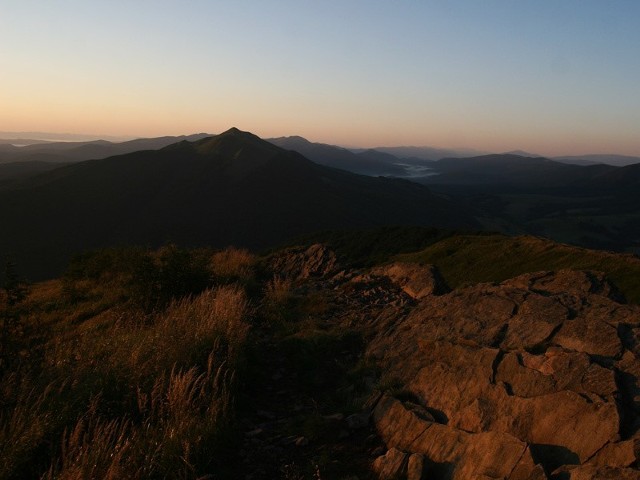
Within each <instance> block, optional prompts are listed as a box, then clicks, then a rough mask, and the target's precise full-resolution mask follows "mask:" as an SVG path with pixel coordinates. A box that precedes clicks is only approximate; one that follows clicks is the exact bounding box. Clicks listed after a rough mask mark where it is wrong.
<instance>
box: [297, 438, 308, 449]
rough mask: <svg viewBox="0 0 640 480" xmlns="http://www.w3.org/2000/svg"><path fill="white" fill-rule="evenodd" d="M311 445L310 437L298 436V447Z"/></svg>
mask: <svg viewBox="0 0 640 480" xmlns="http://www.w3.org/2000/svg"><path fill="white" fill-rule="evenodd" d="M307 445H309V439H308V438H307V437H298V438H296V447H306V446H307Z"/></svg>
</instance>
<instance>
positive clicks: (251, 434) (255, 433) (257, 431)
mask: <svg viewBox="0 0 640 480" xmlns="http://www.w3.org/2000/svg"><path fill="white" fill-rule="evenodd" d="M262 432H264V430H263V429H261V428H256V429H254V430H251V431H249V432H247V433H245V434H244V436H245V437H247V438H253V437H257V436H258V435H260V434H261V433H262Z"/></svg>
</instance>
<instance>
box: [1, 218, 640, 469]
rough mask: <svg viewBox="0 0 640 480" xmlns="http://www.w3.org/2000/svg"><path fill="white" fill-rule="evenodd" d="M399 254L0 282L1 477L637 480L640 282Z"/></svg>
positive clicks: (534, 249)
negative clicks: (0, 306) (27, 284)
mask: <svg viewBox="0 0 640 480" xmlns="http://www.w3.org/2000/svg"><path fill="white" fill-rule="evenodd" d="M400 233H401V232H400V231H399V230H397V229H395V230H394V229H382V230H376V231H362V232H360V233H359V234H354V233H348V234H326V235H325V236H324V238H323V241H324V244H317V243H316V244H314V243H313V242H311V243H308V244H306V245H300V246H297V247H291V248H287V249H283V250H278V251H274V252H272V253H270V254H268V255H264V256H255V255H253V254H250V253H249V252H247V251H244V250H238V249H227V250H223V251H212V250H204V249H200V250H182V249H179V248H177V247H173V246H165V247H163V248H161V249H160V250H156V251H149V250H144V249H137V248H129V249H111V250H102V251H99V252H96V253H93V254H85V255H83V256H81V257H77V258H76V259H75V260H74V261H73V262H72V264H71V265H70V267H69V269H68V270H67V273H66V274H65V275H64V276H63V277H61V278H59V279H56V280H51V281H47V282H44V283H40V284H34V285H31V286H28V287H27V286H26V285H23V284H21V282H20V281H19V278H18V276H17V275H15V274H14V273H12V271H11V269H9V270H10V271H9V272H8V275H7V278H8V280H7V281H6V282H5V287H4V288H3V290H2V291H1V292H2V304H1V305H2V310H1V312H2V313H1V315H2V317H1V318H2V328H3V330H2V338H1V340H2V344H1V346H2V352H1V353H2V357H1V358H0V361H1V362H2V363H1V364H0V368H1V369H2V370H1V375H2V378H1V381H0V395H1V396H0V409H1V411H0V478H3V479H13V478H52V479H53V478H60V479H86V478H113V479H116V478H140V479H142V478H185V479H187V478H192V479H196V478H202V477H204V478H208V479H212V478H216V479H231V478H253V479H271V478H283V479H302V478H310V479H311V478H315V479H318V478H323V479H334V478H335V479H355V478H359V479H367V478H372V479H373V478H409V479H419V478H425V479H436V480H439V479H485V480H487V479H505V478H506V479H511V480H516V479H547V478H552V479H573V480H575V479H614V478H615V479H618V478H623V479H636V478H640V471H639V470H638V466H639V465H638V460H637V458H638V451H639V449H638V448H637V446H636V445H637V442H638V438H640V437H639V436H638V435H639V432H638V430H639V429H640V422H639V420H640V415H639V414H640V404H639V403H638V399H639V398H640V390H639V387H638V378H639V376H640V361H638V354H640V350H639V346H638V340H637V339H638V336H639V335H640V333H639V332H640V307H638V302H639V301H640V280H639V279H640V260H638V259H637V258H636V257H633V256H630V255H620V254H611V253H606V252H599V251H593V250H585V249H578V248H575V247H569V246H565V245H559V244H555V243H553V242H550V241H546V240H541V239H536V238H532V237H512V238H511V237H503V236H499V235H465V236H461V235H450V234H439V233H438V232H437V231H433V230H424V231H422V234H420V231H417V230H411V229H408V230H407V231H406V232H405V234H406V235H405V236H404V237H405V238H411V241H410V242H409V241H407V242H406V243H405V244H404V245H401V243H402V242H397V241H395V239H397V238H402V237H403V236H402V235H401V234H400ZM372 239H377V242H376V241H373V240H372ZM393 245H396V246H395V248H394V247H393ZM411 247H413V248H414V249H415V250H416V251H413V252H411V251H410V249H411Z"/></svg>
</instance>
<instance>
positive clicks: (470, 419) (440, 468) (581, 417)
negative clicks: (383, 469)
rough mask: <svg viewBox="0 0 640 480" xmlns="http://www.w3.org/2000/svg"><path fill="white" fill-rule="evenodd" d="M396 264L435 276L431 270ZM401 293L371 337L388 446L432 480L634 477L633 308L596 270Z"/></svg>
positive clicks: (637, 365) (638, 405)
mask: <svg viewBox="0 0 640 480" xmlns="http://www.w3.org/2000/svg"><path fill="white" fill-rule="evenodd" d="M398 268H399V267H398V266H397V265H394V266H391V267H390V268H389V272H388V275H387V276H388V278H389V279H390V280H391V281H392V282H396V283H397V284H398V285H399V286H400V287H401V288H403V290H404V291H405V293H408V292H407V288H406V285H407V284H408V283H409V282H408V281H407V275H403V274H402V273H398ZM403 268H404V271H405V272H410V273H411V275H412V276H413V278H418V279H419V286H426V285H429V281H428V280H426V278H427V277H428V275H429V274H430V273H431V274H432V272H433V270H432V267H424V270H423V271H422V273H417V272H418V270H419V267H417V266H414V267H411V268H408V267H403ZM378 270H380V269H378ZM372 273H373V272H372ZM375 273H376V274H377V275H384V271H383V270H380V271H376V272H375ZM433 285H436V281H435V279H434V282H433ZM416 290H417V291H419V292H420V293H419V294H418V295H416V294H415V293H414V292H415V291H416ZM409 291H410V292H411V293H414V294H413V295H410V296H411V297H412V299H413V300H414V301H416V302H417V303H416V304H415V306H413V307H412V308H410V309H409V311H408V313H407V314H405V315H401V316H396V317H395V321H393V320H391V321H390V320H389V319H387V320H386V321H380V322H379V323H378V325H376V326H374V330H375V331H376V333H375V335H374V337H373V339H372V341H371V342H370V343H369V346H368V355H369V357H370V358H372V359H375V361H376V362H377V364H378V365H380V368H381V369H382V370H383V372H384V373H385V375H386V376H387V377H389V378H393V379H394V382H395V383H396V385H397V388H395V389H394V391H395V392H396V394H393V393H389V392H387V393H386V394H385V395H383V396H382V397H381V399H380V400H379V401H378V402H377V404H376V406H375V408H374V410H373V420H374V422H375V425H376V428H377V431H378V433H379V435H380V436H381V437H382V439H383V441H384V442H385V443H386V445H387V447H388V448H390V449H391V448H394V449H396V450H398V451H399V452H402V453H403V454H406V455H407V457H406V458H408V456H410V455H412V454H420V455H422V458H424V469H425V474H426V478H429V479H436V480H437V479H454V480H455V479H460V480H463V479H511V480H519V479H532V480H533V479H545V478H567V479H569V478H570V479H599V478H633V479H636V478H639V479H640V472H638V470H637V467H638V461H637V459H638V454H639V453H640V448H638V446H639V445H638V439H640V434H639V433H638V429H639V427H640V423H639V422H638V418H639V415H638V414H639V413H640V380H639V378H640V362H639V361H638V357H637V354H638V353H639V351H640V348H639V346H638V345H639V344H640V342H639V341H638V338H640V307H637V306H631V305H626V304H624V303H623V300H622V299H621V298H620V297H619V296H618V294H617V293H616V291H615V289H613V288H612V287H611V286H610V285H609V284H608V283H607V281H606V279H605V278H604V276H603V275H602V274H599V273H594V272H576V271H569V270H562V271H558V272H538V273H533V274H526V275H522V276H519V277H516V278H513V279H511V280H507V281H505V282H503V283H501V284H497V285H494V284H480V285H476V286H474V287H470V288H466V289H459V290H456V291H454V292H451V293H447V294H444V295H436V293H439V291H438V289H436V288H433V287H432V288H431V289H430V292H429V291H427V290H426V289H422V288H419V287H418V288H414V289H411V288H410V289H409ZM403 458H404V457H403Z"/></svg>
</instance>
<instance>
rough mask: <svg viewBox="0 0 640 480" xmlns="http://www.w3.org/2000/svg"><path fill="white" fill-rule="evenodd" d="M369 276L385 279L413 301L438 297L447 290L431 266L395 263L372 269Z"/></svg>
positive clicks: (434, 268)
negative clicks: (433, 296)
mask: <svg viewBox="0 0 640 480" xmlns="http://www.w3.org/2000/svg"><path fill="white" fill-rule="evenodd" d="M371 275H374V276H379V277H387V278H388V279H389V280H391V281H392V282H393V283H394V284H396V285H397V286H398V287H400V288H401V289H402V291H404V293H406V294H407V295H408V296H410V297H411V298H413V299H415V300H420V299H422V298H424V297H428V296H430V295H439V294H441V293H444V292H446V291H447V290H448V288H447V286H446V285H445V283H444V280H443V279H442V277H441V276H440V273H439V272H438V270H437V269H436V267H435V266H433V265H417V264H415V263H405V262H395V263H392V264H390V265H384V266H381V267H376V268H374V269H372V270H371Z"/></svg>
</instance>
